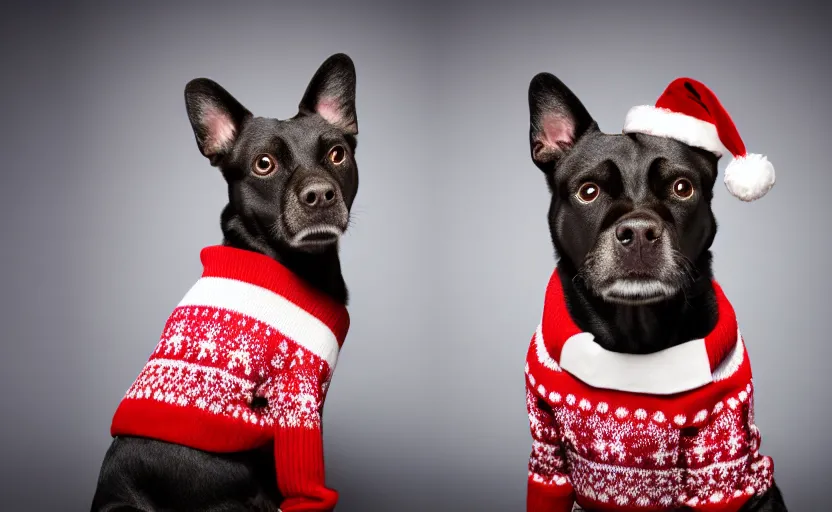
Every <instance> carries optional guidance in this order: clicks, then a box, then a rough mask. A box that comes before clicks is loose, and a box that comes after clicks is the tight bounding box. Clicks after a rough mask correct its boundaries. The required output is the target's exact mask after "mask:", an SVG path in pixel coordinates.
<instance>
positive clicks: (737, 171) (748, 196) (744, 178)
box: [725, 153, 774, 201]
mask: <svg viewBox="0 0 832 512" xmlns="http://www.w3.org/2000/svg"><path fill="white" fill-rule="evenodd" d="M725 186H726V187H727V188H728V192H730V193H731V195H732V196H734V197H736V198H738V199H741V200H743V201H754V200H755V199H760V198H761V197H763V196H764V195H766V193H767V192H768V191H769V190H771V187H773V186H774V166H773V165H771V162H769V161H768V158H766V157H765V156H763V155H757V154H754V153H749V154H747V155H745V156H739V157H737V158H734V159H733V160H731V163H729V164H728V167H726V168H725Z"/></svg>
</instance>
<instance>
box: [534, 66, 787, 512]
mask: <svg viewBox="0 0 832 512" xmlns="http://www.w3.org/2000/svg"><path fill="white" fill-rule="evenodd" d="M529 108H530V114H531V119H530V124H531V128H530V132H529V137H530V148H531V155H532V160H533V161H534V162H535V164H536V165H537V166H538V168H539V169H540V170H541V171H543V173H544V175H545V178H546V182H547V184H548V187H549V190H550V192H551V193H552V200H551V204H550V208H549V214H548V218H549V230H550V236H551V238H552V242H553V244H554V247H555V252H556V257H557V258H558V273H559V275H560V277H561V282H562V283H563V287H564V291H565V296H566V302H567V307H568V309H569V312H570V314H571V315H572V317H573V318H574V319H575V322H576V324H577V325H578V326H579V327H580V328H581V329H582V330H584V331H587V332H591V333H593V334H594V335H595V339H596V341H597V342H598V343H599V344H601V345H602V346H603V347H604V348H606V349H607V350H611V351H615V352H621V353H628V354H645V353H651V352H656V351H659V350H663V349H666V348H669V347H671V346H674V345H677V344H680V343H683V342H686V341H689V340H691V339H696V338H701V337H704V336H705V335H706V334H707V333H708V332H710V331H711V330H712V329H713V327H714V325H715V323H716V299H715V294H714V290H713V286H712V284H711V281H712V271H711V253H710V247H711V244H712V242H713V240H714V236H715V235H716V230H717V224H716V220H715V218H714V215H713V212H712V211H711V199H712V196H713V187H714V183H715V182H716V177H717V157H716V156H714V155H713V154H711V153H709V152H707V151H704V150H700V149H698V148H695V147H691V146H688V145H686V144H683V143H681V142H677V141H675V140H671V139H667V138H661V137H654V136H651V135H643V134H632V135H610V134H605V133H602V132H601V131H600V130H599V128H598V125H597V123H596V122H595V121H594V120H593V118H592V117H591V116H590V114H589V112H588V111H587V109H586V108H585V107H584V106H583V104H582V103H581V102H580V100H578V98H577V97H576V96H575V95H574V94H573V93H572V91H570V90H569V88H568V87H566V86H565V85H564V84H563V83H562V82H561V81H560V80H558V79H557V78H556V77H554V76H553V75H551V74H549V73H541V74H539V75H537V76H535V77H534V79H532V81H531V84H530V87H529ZM680 178H684V179H685V180H687V181H688V182H689V183H690V184H691V185H692V186H693V193H692V194H691V195H690V196H689V197H684V196H685V194H684V193H683V194H675V193H674V187H676V185H677V184H679V183H682V184H684V182H679V181H677V180H679V179H680ZM586 184H594V185H595V188H594V189H592V185H586ZM586 187H589V188H586ZM582 192H583V193H582ZM588 192H593V193H592V194H590V193H588ZM596 192H597V194H596ZM590 198H591V199H590ZM587 199H590V200H587ZM624 280H629V282H633V283H649V284H650V286H649V287H648V286H646V285H645V286H642V285H638V286H632V287H627V288H622V287H620V286H617V285H615V283H616V282H619V283H620V282H622V281H624ZM644 290H647V291H644ZM653 290H657V291H653ZM743 510H745V511H785V510H786V507H785V505H784V503H783V499H782V496H781V494H780V490H779V489H778V488H777V486H776V485H775V486H773V487H772V489H771V490H769V491H768V492H767V493H766V494H765V495H764V496H762V497H758V498H755V499H754V500H752V501H751V502H749V503H748V504H747V505H746V506H745V507H744V509H743Z"/></svg>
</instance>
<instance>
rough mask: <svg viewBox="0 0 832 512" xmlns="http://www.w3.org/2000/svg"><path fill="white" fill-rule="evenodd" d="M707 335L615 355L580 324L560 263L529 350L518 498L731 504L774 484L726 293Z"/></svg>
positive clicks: (633, 504) (545, 506)
mask: <svg viewBox="0 0 832 512" xmlns="http://www.w3.org/2000/svg"><path fill="white" fill-rule="evenodd" d="M714 288H715V290H716V298H717V304H718V315H719V319H718V321H717V325H716V327H715V328H714V330H713V331H712V332H711V333H710V334H709V335H707V336H706V337H705V338H704V339H699V340H692V341H690V342H687V343H683V344H681V345H678V346H676V347H673V348H669V349H666V350H663V351H661V352H658V353H655V354H650V355H628V354H618V353H613V352H609V351H607V350H605V349H604V348H602V347H601V346H600V345H598V344H597V343H595V341H593V336H592V335H591V334H590V333H586V332H581V330H580V329H579V328H578V327H577V326H576V325H575V323H574V321H573V320H572V318H571V317H570V316H569V313H568V311H567V309H566V302H565V300H564V295H563V288H562V287H561V283H560V280H559V278H558V275H557V271H556V272H555V273H554V274H553V275H552V278H551V280H550V281H549V286H548V289H547V291H546V302H545V305H544V312H543V320H542V322H541V325H540V327H538V329H537V332H536V333H535V335H534V337H533V338H532V341H531V345H530V346H529V351H528V355H527V358H526V397H527V400H526V402H527V407H528V412H529V420H530V424H531V433H532V438H533V443H532V452H531V457H530V461H529V482H528V494H527V506H526V509H527V510H528V511H529V512H556V511H562V512H568V511H570V510H572V506H573V504H574V503H575V502H577V503H578V505H580V506H581V507H583V508H585V509H588V510H599V511H613V510H616V511H630V512H636V511H660V510H673V509H677V508H679V507H683V506H687V507H690V508H691V509H693V510H698V511H708V512H716V511H719V512H735V511H737V510H739V509H740V508H741V507H742V505H743V504H744V503H745V502H746V501H748V499H749V498H750V497H751V496H753V495H755V494H762V493H764V492H765V491H766V490H767V489H768V488H769V487H770V486H771V484H772V478H773V471H774V466H773V463H772V460H771V459H770V458H769V457H766V456H763V455H761V454H760V452H759V447H760V432H759V430H758V429H757V427H756V426H755V424H754V406H753V385H752V381H751V366H750V364H749V361H748V355H747V353H746V350H745V346H744V343H743V340H742V337H741V335H740V333H739V330H738V328H737V321H736V317H735V316H734V311H733V309H732V307H731V304H730V303H729V302H728V300H727V299H726V298H725V296H724V295H723V293H722V290H721V289H720V288H719V286H718V285H717V284H716V283H714Z"/></svg>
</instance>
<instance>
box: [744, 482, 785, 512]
mask: <svg viewBox="0 0 832 512" xmlns="http://www.w3.org/2000/svg"><path fill="white" fill-rule="evenodd" d="M787 511H788V509H787V508H786V503H785V502H784V501H783V493H781V492H780V488H779V487H777V484H776V483H773V484H772V485H771V488H770V489H769V490H768V491H766V493H765V494H763V495H762V496H754V497H753V498H751V499H750V500H749V501H748V503H746V504H745V505H744V506H743V507H742V509H740V512H787Z"/></svg>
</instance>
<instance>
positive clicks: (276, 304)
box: [111, 246, 349, 512]
mask: <svg viewBox="0 0 832 512" xmlns="http://www.w3.org/2000/svg"><path fill="white" fill-rule="evenodd" d="M200 257H201V260H202V263H203V266H204V271H203V274H202V277H201V278H200V279H199V280H198V281H197V282H196V284H195V285H194V286H193V287H192V288H191V289H190V291H189V292H188V293H187V294H186V295H185V298H184V299H182V301H181V302H180V303H179V305H178V306H177V307H176V309H174V310H173V314H172V315H171V316H170V318H169V319H168V321H167V324H166V325H165V329H164V331H163V332H162V336H161V340H160V341H159V343H158V345H157V346H156V349H155V350H154V351H153V353H152V354H151V356H150V360H149V361H148V362H147V365H146V366H145V367H144V369H143V370H142V371H141V373H140V374H139V376H138V378H137V379H136V381H135V382H134V383H133V385H132V386H131V387H130V389H129V390H128V391H127V393H126V395H125V396H124V398H123V400H122V401H121V404H120V405H119V407H118V409H117V410H116V413H115V417H114V418H113V423H112V427H111V433H112V435H113V436H117V435H133V436H142V437H149V438H153V439H159V440H163V441H168V442H171V443H177V444H181V445H185V446H189V447H192V448H196V449H200V450H205V451H211V452H234V451H242V450H249V449H254V448H259V447H262V446H266V445H268V444H269V443H271V442H273V443H274V454H275V464H276V466H277V468H276V469H277V484H278V488H279V489H280V492H281V493H282V495H283V496H284V498H285V501H284V502H283V503H282V504H281V509H282V510H283V511H284V512H292V511H301V510H303V511H312V510H315V511H329V510H332V509H333V508H334V507H335V504H336V502H337V500H338V493H337V492H336V491H334V490H332V489H328V488H327V487H326V486H325V484H324V460H323V444H322V439H321V410H322V407H323V403H324V398H325V397H326V391H327V386H328V385H329V382H330V379H331V377H332V372H333V370H334V368H335V362H336V360H337V358H338V352H339V349H340V347H341V345H342V343H343V342H344V338H345V336H346V334H347V329H348V328H349V315H348V314H347V310H346V308H345V307H344V306H343V305H341V304H338V303H336V302H335V301H333V300H332V299H330V298H329V297H327V296H325V295H323V294H321V293H320V292H318V291H316V290H314V289H313V288H311V287H310V286H309V285H307V284H306V283H305V282H303V281H302V280H301V279H299V278H298V277H297V276H295V275H294V274H292V273H291V272H290V271H289V270H287V269H286V268H284V267H283V266H281V265H280V264H279V263H277V262H276V261H275V260H273V259H271V258H269V257H267V256H264V255H261V254H258V253H254V252H249V251H243V250H240V249H233V248H230V247H224V246H216V247H207V248H205V249H203V250H202V253H201V255H200ZM255 397H257V398H259V399H261V400H258V402H264V403H267V405H264V406H262V407H261V406H259V404H258V403H256V402H255V403H254V404H253V405H254V406H252V400H253V399H254V398H255ZM262 399H265V400H262ZM266 401H267V402H266Z"/></svg>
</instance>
